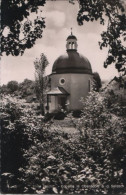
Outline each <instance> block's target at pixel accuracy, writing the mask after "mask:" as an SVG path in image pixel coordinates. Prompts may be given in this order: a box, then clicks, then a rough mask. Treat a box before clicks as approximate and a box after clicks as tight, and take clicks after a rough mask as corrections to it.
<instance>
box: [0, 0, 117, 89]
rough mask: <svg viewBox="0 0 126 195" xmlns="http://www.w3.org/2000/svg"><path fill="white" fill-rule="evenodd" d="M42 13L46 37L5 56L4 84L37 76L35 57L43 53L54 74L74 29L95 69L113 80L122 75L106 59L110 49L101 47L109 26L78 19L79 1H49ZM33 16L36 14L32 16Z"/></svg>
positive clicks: (48, 70) (47, 71)
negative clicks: (102, 36) (16, 53)
mask: <svg viewBox="0 0 126 195" xmlns="http://www.w3.org/2000/svg"><path fill="white" fill-rule="evenodd" d="M42 10H43V11H42V13H41V16H43V17H45V21H46V28H45V29H44V32H43V37H42V38H41V39H38V40H37V41H36V44H35V45H34V47H32V48H31V49H27V50H25V52H24V55H23V56H18V57H14V56H11V55H9V56H6V55H5V54H4V55H3V56H2V59H1V71H0V72H1V85H2V84H7V83H8V82H9V81H11V80H16V81H18V82H22V81H23V80H24V79H26V78H27V79H31V80H34V79H35V69H34V61H35V59H36V58H39V57H40V54H41V53H44V54H45V55H46V56H47V59H48V61H49V65H48V67H47V69H46V74H47V75H48V74H50V73H51V71H52V66H53V63H54V61H55V60H56V59H57V57H59V56H60V55H63V54H64V53H65V52H66V39H67V37H68V36H69V35H70V34H71V28H73V30H72V32H73V34H74V35H75V36H76V37H77V40H78V52H79V53H80V54H82V55H84V56H85V57H87V58H88V59H89V61H90V63H91V66H92V70H93V72H98V73H99V75H100V77H101V80H110V79H112V78H113V77H114V76H115V75H118V73H117V71H116V69H115V68H114V66H113V65H110V66H109V67H108V68H107V69H105V68H104V67H103V63H104V61H105V59H106V56H107V49H103V50H100V48H99V45H98V42H99V41H101V36H100V34H101V32H102V31H103V30H105V29H106V25H105V26H102V25H100V24H99V22H85V23H84V25H82V26H79V25H78V23H77V13H78V10H79V5H78V2H76V3H75V5H73V4H71V3H69V2H68V1H64V0H62V1H47V3H46V4H45V6H44V7H42ZM30 17H31V18H32V19H33V18H34V17H35V16H34V15H32V16H30Z"/></svg>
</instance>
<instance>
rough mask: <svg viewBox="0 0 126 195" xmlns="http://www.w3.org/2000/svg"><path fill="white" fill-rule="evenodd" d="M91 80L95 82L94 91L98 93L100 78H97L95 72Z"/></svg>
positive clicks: (97, 75)
mask: <svg viewBox="0 0 126 195" xmlns="http://www.w3.org/2000/svg"><path fill="white" fill-rule="evenodd" d="M93 78H94V82H95V91H99V89H100V88H101V86H102V84H101V78H100V76H99V74H98V73H97V72H94V73H93Z"/></svg>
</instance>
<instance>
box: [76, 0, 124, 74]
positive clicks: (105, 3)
mask: <svg viewBox="0 0 126 195" xmlns="http://www.w3.org/2000/svg"><path fill="white" fill-rule="evenodd" d="M79 4H80V10H79V12H78V17H77V20H78V23H79V25H83V22H85V21H86V22H89V21H91V22H93V21H95V20H96V21H97V20H100V24H103V25H104V24H105V21H106V17H107V30H106V31H104V32H103V33H102V34H101V37H102V42H100V43H99V45H100V49H102V48H104V47H108V57H107V59H106V61H105V63H104V67H105V68H107V66H108V65H110V64H113V63H114V64H115V68H116V69H117V70H118V71H119V72H122V73H123V74H125V73H126V67H125V65H126V47H125V46H124V41H125V40H126V15H125V11H126V10H125V1H122V0H114V1H113V0H100V1H99V0H90V1H89V0H85V1H83V0H79Z"/></svg>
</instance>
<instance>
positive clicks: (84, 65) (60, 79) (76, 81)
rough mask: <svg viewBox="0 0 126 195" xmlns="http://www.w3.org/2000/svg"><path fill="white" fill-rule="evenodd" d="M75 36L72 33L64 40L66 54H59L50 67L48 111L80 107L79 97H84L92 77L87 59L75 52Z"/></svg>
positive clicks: (89, 87)
mask: <svg viewBox="0 0 126 195" xmlns="http://www.w3.org/2000/svg"><path fill="white" fill-rule="evenodd" d="M77 46H78V45H77V38H76V37H75V36H74V35H73V34H72V31H71V35H69V36H68V37H67V40H66V54H65V55H61V56H59V57H58V58H57V59H56V60H55V62H54V64H53V67H52V74H51V75H50V91H49V92H48V93H47V108H48V111H49V112H55V111H58V110H59V109H64V110H67V111H74V110H80V109H82V103H81V101H80V99H81V97H86V96H87V95H88V92H90V89H91V80H92V79H93V74H92V68H91V64H90V62H89V60H88V59H87V58H86V57H84V56H83V55H81V54H80V53H78V52H77Z"/></svg>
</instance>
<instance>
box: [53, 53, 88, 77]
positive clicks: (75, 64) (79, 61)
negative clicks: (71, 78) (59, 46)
mask: <svg viewBox="0 0 126 195" xmlns="http://www.w3.org/2000/svg"><path fill="white" fill-rule="evenodd" d="M52 73H85V74H92V68H91V64H90V62H89V60H88V59H87V58H86V57H84V56H83V55H81V54H79V53H78V52H77V51H75V50H70V51H68V52H67V53H66V54H65V55H61V56H59V57H58V58H57V59H56V60H55V62H54V64H53V68H52Z"/></svg>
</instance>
